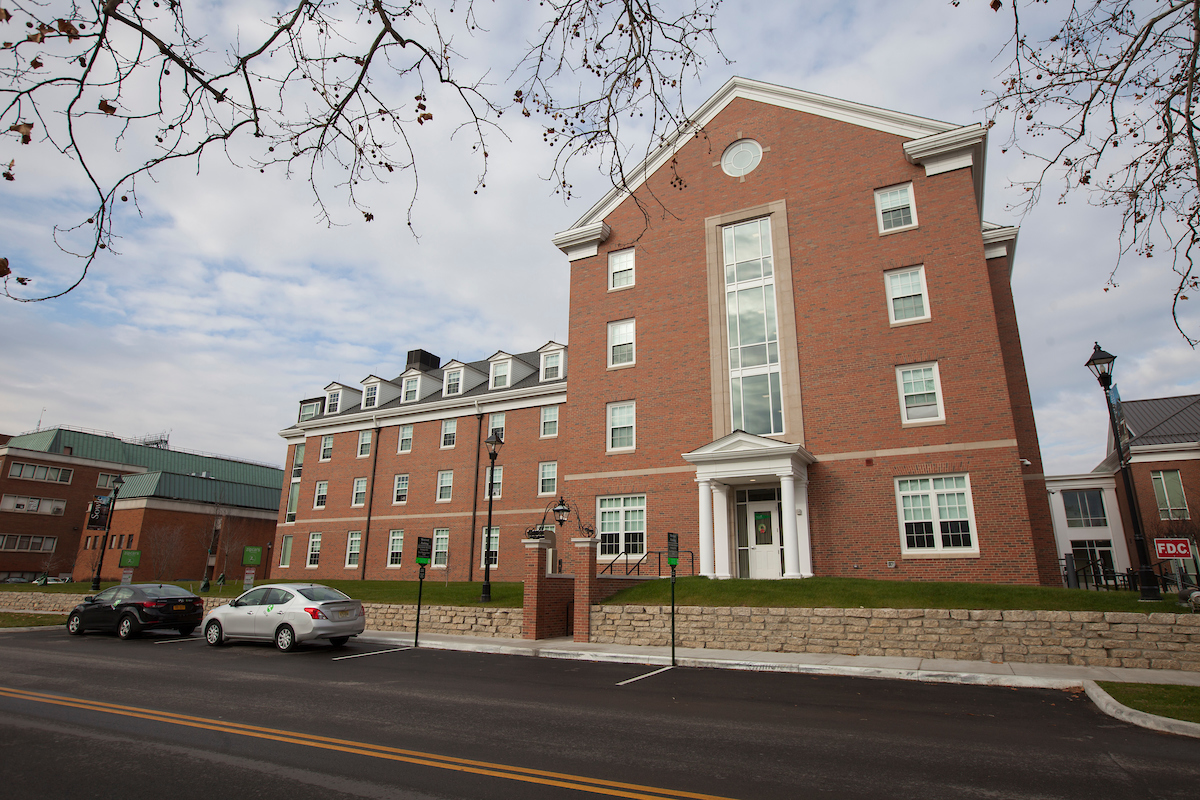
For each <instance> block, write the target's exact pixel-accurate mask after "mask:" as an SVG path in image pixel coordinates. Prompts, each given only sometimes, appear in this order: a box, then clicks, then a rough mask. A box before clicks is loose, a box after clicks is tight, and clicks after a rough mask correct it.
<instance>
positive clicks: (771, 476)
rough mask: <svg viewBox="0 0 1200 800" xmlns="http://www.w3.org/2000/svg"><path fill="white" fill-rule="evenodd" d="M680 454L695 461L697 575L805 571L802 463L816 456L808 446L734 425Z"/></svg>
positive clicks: (808, 561) (808, 549) (807, 544)
mask: <svg viewBox="0 0 1200 800" xmlns="http://www.w3.org/2000/svg"><path fill="white" fill-rule="evenodd" d="M683 458H684V459H685V460H686V461H688V462H690V463H692V464H695V465H696V483H697V485H698V486H699V500H700V548H699V549H700V574H701V575H705V576H707V577H710V578H732V577H740V578H779V577H783V578H810V577H812V575H813V568H812V545H811V541H810V539H809V525H808V465H809V464H812V463H813V462H815V461H816V459H815V458H814V457H813V455H812V453H809V452H808V451H807V450H805V449H804V447H803V446H801V445H798V444H790V443H788V442H779V441H776V440H774V439H767V438H765V437H762V436H755V435H754V434H750V433H746V432H745V431H740V430H739V431H734V432H733V433H731V434H729V435H728V436H723V437H721V438H720V439H717V440H716V441H714V442H711V443H709V444H706V445H704V447H701V448H699V449H698V450H694V451H692V452H691V453H684V454H683ZM781 546H782V547H781ZM781 549H782V560H781V559H780V550H781Z"/></svg>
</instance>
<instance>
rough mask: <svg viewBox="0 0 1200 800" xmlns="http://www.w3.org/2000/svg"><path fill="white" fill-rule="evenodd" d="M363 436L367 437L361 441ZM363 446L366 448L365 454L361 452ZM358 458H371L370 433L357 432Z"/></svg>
mask: <svg viewBox="0 0 1200 800" xmlns="http://www.w3.org/2000/svg"><path fill="white" fill-rule="evenodd" d="M364 436H366V437H367V438H366V440H365V441H364V440H363V437H364ZM364 444H365V445H366V446H367V452H365V453H364V452H363V445H364ZM358 457H359V458H370V457H371V432H370V431H359V432H358Z"/></svg>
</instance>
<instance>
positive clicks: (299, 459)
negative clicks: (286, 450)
mask: <svg viewBox="0 0 1200 800" xmlns="http://www.w3.org/2000/svg"><path fill="white" fill-rule="evenodd" d="M303 468H304V445H303V444H298V445H296V452H295V453H294V454H293V455H292V480H294V481H297V480H300V473H301V472H302V471H303Z"/></svg>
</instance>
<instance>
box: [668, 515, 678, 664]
mask: <svg viewBox="0 0 1200 800" xmlns="http://www.w3.org/2000/svg"><path fill="white" fill-rule="evenodd" d="M667 563H668V564H670V565H671V666H672V667H673V666H675V568H676V567H678V566H679V534H678V533H670V532H668V533H667Z"/></svg>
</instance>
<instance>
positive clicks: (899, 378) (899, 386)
mask: <svg viewBox="0 0 1200 800" xmlns="http://www.w3.org/2000/svg"><path fill="white" fill-rule="evenodd" d="M924 367H933V383H934V386H935V387H936V388H935V389H934V391H935V392H936V393H937V416H936V417H926V418H925V419H914V420H910V419H909V418H908V408H907V406H905V405H904V370H906V369H921V368H924ZM896 392H897V393H898V394H899V397H900V425H901V427H904V428H920V427H923V426H926V425H945V424H946V407H945V404H944V398H943V396H942V376H941V373H940V372H939V371H938V362H936V361H922V362H919V363H916V364H901V365H899V366H897V367H896Z"/></svg>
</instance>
